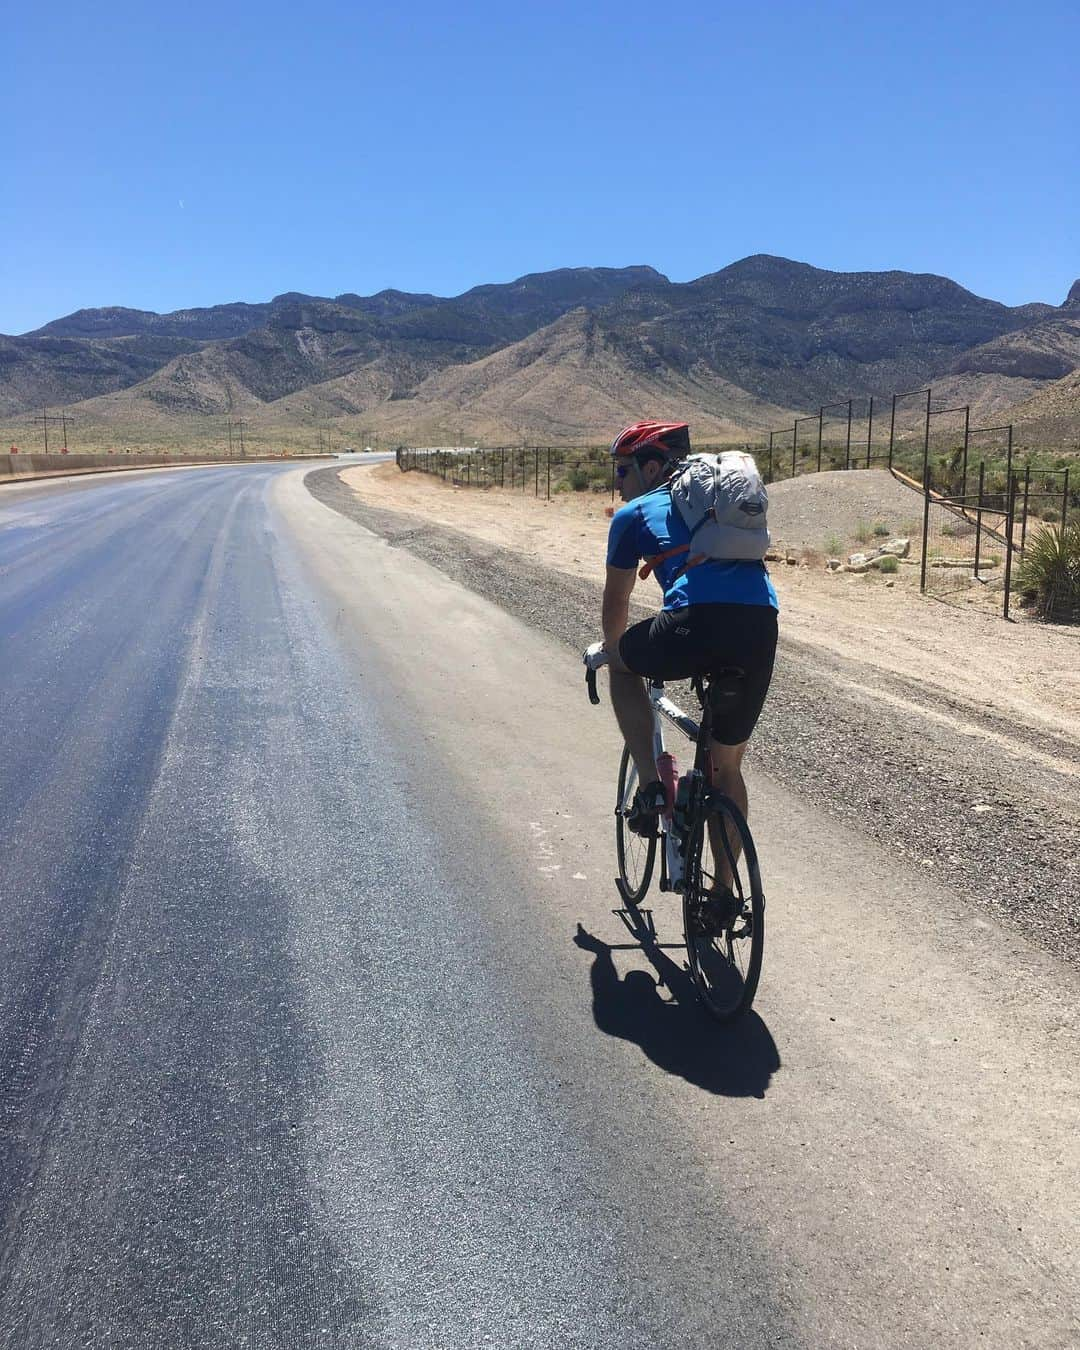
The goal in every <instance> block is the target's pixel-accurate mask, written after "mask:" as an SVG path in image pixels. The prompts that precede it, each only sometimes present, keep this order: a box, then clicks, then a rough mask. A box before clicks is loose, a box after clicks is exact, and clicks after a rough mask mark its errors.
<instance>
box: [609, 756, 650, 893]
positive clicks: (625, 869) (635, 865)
mask: <svg viewBox="0 0 1080 1350" xmlns="http://www.w3.org/2000/svg"><path fill="white" fill-rule="evenodd" d="M636 787H637V769H636V768H635V767H634V761H633V760H632V759H631V758H630V751H629V750H626V749H624V750H623V753H622V759H621V760H620V761H619V790H618V797H617V798H616V802H615V852H616V854H617V855H618V859H619V875H618V878H617V880H616V882H615V885H616V886H617V887H618V890H619V894H620V895H621V896H622V898H623V900H624V901H625V902H626V904H628V905H633V906H635V907H636V906H637V905H640V904H641V902H642V900H644V899H645V895H646V892H647V891H648V889H649V883H650V882H651V881H652V874H653V868H654V866H655V865H656V835H655V834H654V835H653V836H652V837H651V838H648V839H646V838H644V837H643V836H642V835H639V834H635V833H634V832H633V830H631V829H630V827H629V826H628V825H627V823H626V812H627V810H628V808H629V806H630V803H631V802H632V801H633V798H634V790H635V788H636Z"/></svg>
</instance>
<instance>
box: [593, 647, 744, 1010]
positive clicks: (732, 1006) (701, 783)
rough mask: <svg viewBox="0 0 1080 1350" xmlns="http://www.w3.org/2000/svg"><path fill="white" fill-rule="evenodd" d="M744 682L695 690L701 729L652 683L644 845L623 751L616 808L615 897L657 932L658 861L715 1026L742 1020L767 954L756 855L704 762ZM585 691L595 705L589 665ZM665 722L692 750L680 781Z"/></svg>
mask: <svg viewBox="0 0 1080 1350" xmlns="http://www.w3.org/2000/svg"><path fill="white" fill-rule="evenodd" d="M590 650H595V649H590ZM597 663H598V662H597V658H595V657H594V664H597ZM744 678H745V672H744V671H742V670H740V669H738V668H735V667H731V668H728V669H724V670H718V671H716V672H714V673H713V674H712V675H709V676H705V677H703V678H702V679H700V680H697V681H695V682H694V688H695V690H696V692H697V694H698V698H699V700H700V702H701V708H702V715H701V721H700V723H698V722H695V721H694V719H693V718H692V717H690V716H689V715H688V714H687V713H685V712H683V710H682V709H681V708H679V707H677V706H676V705H675V704H674V703H672V702H671V700H670V699H669V698H668V697H667V695H666V693H665V691H664V683H663V681H662V680H653V681H650V682H649V685H648V691H649V701H650V702H651V703H652V708H653V744H654V748H655V751H656V763H657V769H658V771H659V775H660V780H661V782H662V783H663V784H664V792H665V804H664V809H663V811H662V813H661V815H660V818H659V820H658V824H657V829H656V831H655V832H654V833H652V834H650V835H648V836H642V835H639V834H635V833H634V831H632V830H631V829H630V827H629V825H628V824H627V816H628V814H629V812H630V809H631V806H632V803H633V800H634V793H635V792H636V790H637V787H638V777H637V769H636V768H635V766H634V761H633V759H632V758H631V756H630V752H629V750H626V749H624V750H623V753H622V760H621V761H620V763H619V783H618V789H617V792H616V798H615V849H616V853H617V856H618V862H619V875H618V878H617V879H616V882H615V884H616V886H617V888H618V891H619V894H620V895H621V896H622V898H623V901H624V902H625V904H626V905H627V907H628V909H629V910H630V911H631V912H632V913H633V914H635V915H639V916H643V917H644V922H645V926H646V930H647V931H654V930H652V929H651V924H652V915H651V911H648V910H643V909H642V908H641V904H642V901H643V900H644V899H645V896H646V894H647V893H648V890H649V885H650V883H651V881H652V879H653V874H654V872H655V871H656V863H657V858H658V857H659V863H660V867H659V877H658V885H659V889H660V890H661V891H673V892H675V893H677V894H679V895H681V896H682V914H683V935H684V939H685V942H686V955H687V964H688V966H689V969H690V974H691V976H692V978H693V981H694V984H695V986H696V988H697V991H698V995H699V997H700V999H701V1001H702V1003H703V1004H704V1005H705V1007H706V1008H707V1009H708V1011H709V1012H710V1013H711V1014H712V1015H713V1017H715V1018H717V1019H718V1020H719V1021H722V1022H726V1021H730V1020H732V1019H733V1018H736V1017H738V1016H740V1015H741V1014H742V1013H745V1012H746V1011H748V1009H749V1008H750V1005H751V1004H752V1003H753V1000H754V995H755V993H756V992H757V986H758V980H759V978H760V976H761V960H762V955H763V952H764V948H765V894H764V892H763V891H762V888H761V871H760V868H759V866H758V857H757V850H756V849H755V847H754V840H753V838H752V836H751V834H750V827H749V825H748V824H747V823H746V817H745V816H744V815H743V813H742V812H741V811H740V810H739V808H738V806H737V805H736V804H735V802H733V801H732V800H731V798H730V797H728V796H726V795H725V794H724V793H722V792H718V791H716V790H715V789H714V788H713V786H712V760H711V757H710V754H709V745H710V741H711V728H712V722H713V717H714V715H715V713H716V711H717V710H718V709H720V708H723V707H724V705H725V703H726V702H727V701H728V700H729V699H736V698H740V697H741V696H742V681H743V680H744ZM585 681H586V684H587V686H588V691H589V699H590V701H591V702H592V703H599V702H600V696H599V695H598V693H597V692H596V670H595V669H594V668H593V666H589V665H587V668H586V672H585ZM665 721H667V722H670V723H671V724H672V725H673V726H676V727H678V729H679V730H680V731H681V732H682V733H683V734H684V735H685V736H687V737H688V738H689V739H690V740H691V741H692V742H693V743H694V746H695V755H694V767H693V768H692V769H691V770H689V772H687V773H684V774H682V775H681V776H680V775H679V771H678V766H677V764H676V761H675V757H674V756H673V755H672V754H671V753H670V751H668V750H667V749H666V747H665V745H664V722H665Z"/></svg>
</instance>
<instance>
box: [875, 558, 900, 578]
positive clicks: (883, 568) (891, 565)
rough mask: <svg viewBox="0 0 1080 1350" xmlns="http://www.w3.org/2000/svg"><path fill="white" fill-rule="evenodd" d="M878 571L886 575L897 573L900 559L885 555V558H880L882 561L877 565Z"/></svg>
mask: <svg viewBox="0 0 1080 1350" xmlns="http://www.w3.org/2000/svg"><path fill="white" fill-rule="evenodd" d="M878 571H879V572H885V573H886V574H887V573H889V572H899V571H900V559H899V558H896V557H893V555H892V554H891V553H887V554H886V555H885V557H884V558H882V560H881V561H880V562H879V563H878Z"/></svg>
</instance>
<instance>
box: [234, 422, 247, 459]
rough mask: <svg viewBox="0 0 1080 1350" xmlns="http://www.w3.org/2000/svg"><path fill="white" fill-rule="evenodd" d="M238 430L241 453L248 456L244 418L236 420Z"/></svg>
mask: <svg viewBox="0 0 1080 1350" xmlns="http://www.w3.org/2000/svg"><path fill="white" fill-rule="evenodd" d="M236 428H237V430H238V431H239V433H240V453H241V455H246V454H247V451H246V450H245V449H244V419H243V418H242V417H238V418H237V419H236Z"/></svg>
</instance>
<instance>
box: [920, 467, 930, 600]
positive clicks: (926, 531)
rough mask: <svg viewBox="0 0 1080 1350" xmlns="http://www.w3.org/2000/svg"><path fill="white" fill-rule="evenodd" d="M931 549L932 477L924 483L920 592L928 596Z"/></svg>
mask: <svg viewBox="0 0 1080 1350" xmlns="http://www.w3.org/2000/svg"><path fill="white" fill-rule="evenodd" d="M929 547H930V477H929V475H927V478H926V481H925V483H923V508H922V569H921V572H920V576H919V591H920V593H921V594H923V595H925V594H926V555H927V550H928V549H929Z"/></svg>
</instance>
